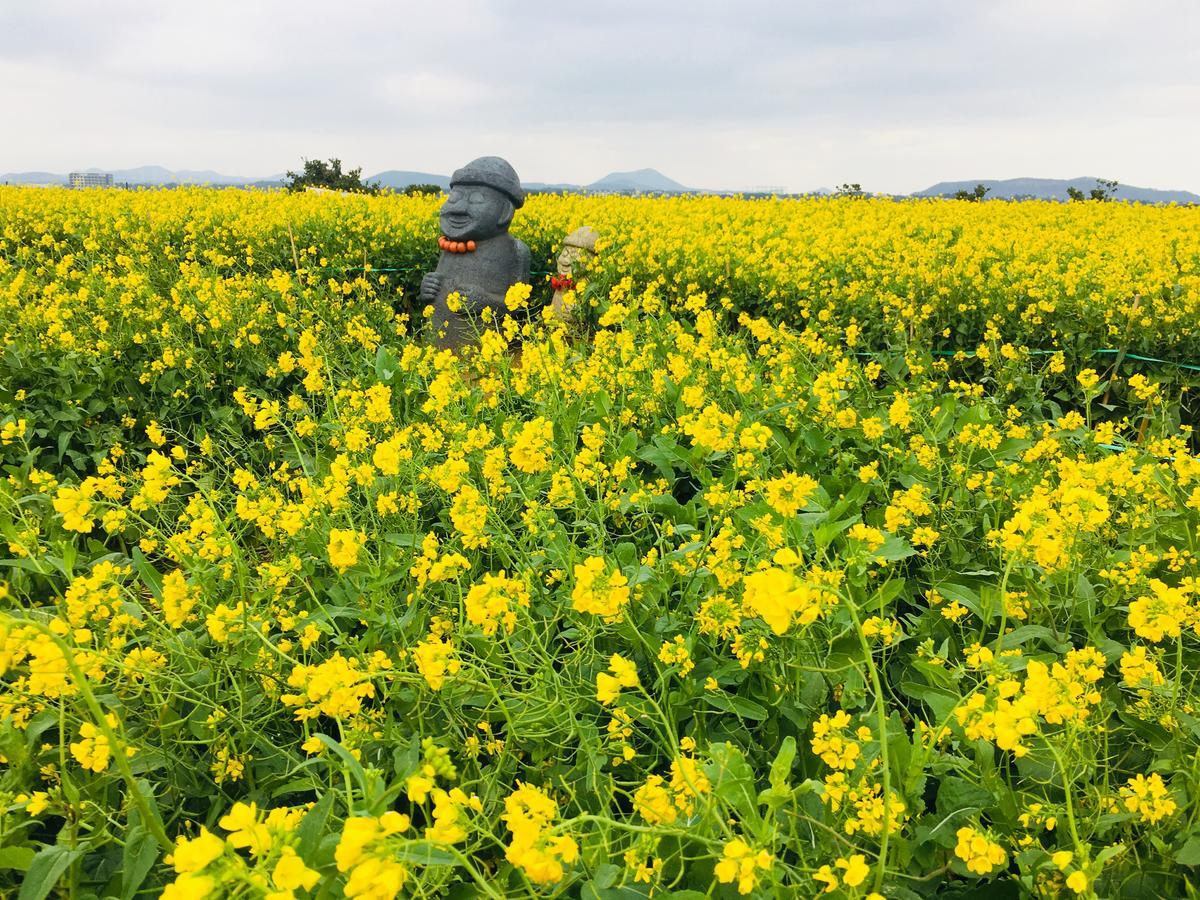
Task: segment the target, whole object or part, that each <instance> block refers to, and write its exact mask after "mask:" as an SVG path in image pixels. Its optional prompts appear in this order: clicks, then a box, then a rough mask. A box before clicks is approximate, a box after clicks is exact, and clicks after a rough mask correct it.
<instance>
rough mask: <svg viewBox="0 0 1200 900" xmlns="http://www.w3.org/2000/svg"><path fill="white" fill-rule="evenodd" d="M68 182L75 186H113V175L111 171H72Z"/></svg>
mask: <svg viewBox="0 0 1200 900" xmlns="http://www.w3.org/2000/svg"><path fill="white" fill-rule="evenodd" d="M67 183H68V184H70V185H71V187H73V188H89V187H112V186H113V177H112V173H111V172H72V173H71V174H70V175H68V176H67Z"/></svg>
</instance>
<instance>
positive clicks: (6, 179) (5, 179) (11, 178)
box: [0, 172, 67, 184]
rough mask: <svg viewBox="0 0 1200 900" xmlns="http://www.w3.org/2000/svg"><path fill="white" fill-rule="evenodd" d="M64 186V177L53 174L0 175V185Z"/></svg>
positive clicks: (21, 173) (15, 173)
mask: <svg viewBox="0 0 1200 900" xmlns="http://www.w3.org/2000/svg"><path fill="white" fill-rule="evenodd" d="M4 183H7V184H66V183H67V176H66V175H56V174H55V173H53V172H9V173H8V174H6V175H0V184H4Z"/></svg>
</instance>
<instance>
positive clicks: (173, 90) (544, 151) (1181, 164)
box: [0, 0, 1200, 191]
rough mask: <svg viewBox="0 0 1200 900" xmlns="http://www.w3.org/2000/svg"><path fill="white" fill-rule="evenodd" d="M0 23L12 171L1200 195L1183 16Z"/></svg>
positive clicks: (471, 12)
mask: <svg viewBox="0 0 1200 900" xmlns="http://www.w3.org/2000/svg"><path fill="white" fill-rule="evenodd" d="M9 6H10V7H11V8H9V9H6V10H5V11H3V12H0V79H2V80H3V81H2V83H5V84H8V85H17V86H19V87H18V88H17V89H14V90H10V91H9V92H8V95H7V97H6V104H5V112H4V116H5V124H6V126H7V127H6V128H5V129H4V136H3V138H2V139H0V171H19V170H24V169H49V170H54V171H62V170H65V169H68V168H72V167H80V166H86V165H99V166H108V167H112V168H124V167H129V166H134V165H143V164H147V163H158V164H161V165H166V166H169V167H172V168H215V169H218V170H220V171H224V172H228V173H230V174H244V175H255V174H258V175H266V174H270V173H275V172H279V171H281V170H283V169H286V168H289V167H293V168H294V167H295V166H297V165H298V164H299V161H300V158H301V157H303V156H330V155H336V156H339V157H341V158H342V159H343V160H344V161H345V162H346V163H348V164H350V165H362V166H363V167H364V169H365V171H367V172H368V173H370V172H374V171H378V170H380V169H387V168H403V169H415V170H425V171H435V172H449V171H450V170H452V169H453V168H455V167H456V166H457V165H460V164H461V163H462V162H463V161H464V160H466V159H468V158H470V157H471V156H474V155H478V154H481V153H500V154H504V155H507V156H508V157H509V158H510V159H511V160H512V162H513V163H514V165H516V166H517V168H518V171H520V172H521V174H522V176H523V177H525V178H526V179H528V180H539V181H589V180H592V179H594V178H597V177H599V176H600V175H603V174H604V173H605V172H607V171H610V170H613V169H629V168H640V167H643V166H653V167H656V168H659V169H661V170H662V171H664V172H665V173H666V174H668V175H670V176H671V177H673V178H676V179H677V180H679V181H682V182H684V183H687V184H692V185H696V186H701V187H717V188H724V187H740V186H744V185H755V184H773V185H783V186H786V187H788V188H791V189H806V188H812V187H818V186H829V185H833V184H837V183H840V182H842V181H859V182H862V183H863V184H864V185H865V186H867V187H869V188H873V189H877V190H893V191H908V190H913V189H917V188H921V187H924V186H927V185H928V184H929V183H931V182H933V181H938V180H942V179H949V178H958V177H962V178H983V177H1014V176H1019V175H1046V176H1071V175H1083V174H1091V175H1101V176H1105V175H1107V176H1111V177H1116V178H1119V179H1121V180H1122V181H1125V182H1128V183H1131V184H1145V185H1148V186H1161V187H1185V188H1191V189H1193V190H1197V189H1200V171H1198V170H1197V169H1196V167H1195V160H1196V159H1197V158H1200V70H1197V69H1196V67H1195V64H1194V60H1195V51H1194V43H1195V39H1194V35H1195V34H1196V33H1198V31H1197V29H1198V26H1200V7H1197V6H1195V5H1192V4H1188V3H1183V2H1172V0H1146V2H1141V3H1134V2H1118V0H1088V2H1082V0H1078V2H1077V0H1057V2H1055V3H1045V2H1044V0H1000V2H993V3H987V4H963V3H952V2H948V0H913V2H906V3H903V4H896V3H891V2H842V3H838V4H829V3H824V2H808V3H782V2H779V3H756V4H753V5H750V4H737V5H733V4H728V3H725V2H713V0H692V2H689V3H657V4H644V3H635V2H626V0H621V2H608V3H603V4H590V5H587V4H563V3H561V2H559V3H554V4H551V3H542V2H539V3H530V2H517V0H508V2H505V0H493V2H486V0H456V2H454V3H452V4H439V5H436V6H434V5H431V4H424V3H415V2H403V3H394V2H388V3H384V2H368V0H343V2H340V3H338V4H335V5H330V4H328V3H315V2H308V0H305V2H298V0H289V2H283V0H261V2H246V0H241V2H230V0H210V2H206V3H204V4H192V5H187V6H185V5H181V4H176V3H162V2H154V3H151V2H145V0H113V2H110V3H107V4H106V5H105V7H104V8H103V9H100V8H97V7H95V6H94V5H92V4H89V3H84V2H82V0H80V2H67V0H40V2H38V3H37V4H21V5H20V6H16V5H14V4H10V5H9Z"/></svg>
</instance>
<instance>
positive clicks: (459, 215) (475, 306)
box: [421, 156, 529, 349]
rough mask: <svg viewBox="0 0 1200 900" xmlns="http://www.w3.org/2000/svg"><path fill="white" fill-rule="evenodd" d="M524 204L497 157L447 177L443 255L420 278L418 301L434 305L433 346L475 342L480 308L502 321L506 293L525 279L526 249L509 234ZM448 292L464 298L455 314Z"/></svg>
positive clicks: (441, 242)
mask: <svg viewBox="0 0 1200 900" xmlns="http://www.w3.org/2000/svg"><path fill="white" fill-rule="evenodd" d="M524 204H525V192H524V191H523V190H522V189H521V181H520V179H519V178H518V177H517V173H516V172H515V171H514V170H513V167H512V166H510V165H509V164H508V163H507V162H505V161H504V160H503V159H501V158H500V157H498V156H483V157H480V158H479V159H476V160H474V161H472V162H469V163H467V164H466V165H465V166H463V167H462V168H461V169H459V170H458V171H457V172H455V173H454V175H452V176H451V178H450V195H449V196H448V197H447V198H446V202H445V203H444V204H443V205H442V209H441V213H440V215H439V219H438V221H439V222H440V224H441V228H442V237H441V238H440V239H439V242H438V243H439V246H441V248H442V253H441V257H440V258H439V259H438V264H437V269H435V270H434V271H433V272H430V273H429V274H428V275H426V276H425V278H424V279H423V280H422V282H421V300H422V302H423V303H426V304H433V308H434V312H433V328H434V340H435V341H436V343H437V346H439V347H443V348H450V349H458V348H460V347H463V346H465V345H467V344H469V343H471V342H473V341H474V340H475V337H476V334H477V332H478V330H479V329H481V328H483V327H485V323H484V321H483V318H481V317H483V314H484V311H485V310H491V313H492V317H493V318H492V320H493V321H494V322H499V321H501V320H502V319H503V318H504V315H505V313H506V312H507V310H506V308H505V306H504V295H505V293H506V292H507V291H508V289H509V288H510V287H511V286H512V285H514V284H516V283H517V282H528V281H529V248H528V247H527V246H525V244H524V243H522V242H521V241H518V240H516V239H515V238H513V237H511V236H510V235H509V233H508V227H509V225H510V224H511V223H512V218H513V214H514V213H515V212H516V210H518V209H520V208H521V207H522V206H523V205H524ZM451 293H457V294H459V295H460V296H461V297H462V306H461V308H460V310H459V311H458V312H455V311H453V310H451V309H450V306H449V305H448V304H447V302H446V298H447V297H448V296H449V295H450V294H451Z"/></svg>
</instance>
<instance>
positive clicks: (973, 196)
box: [954, 184, 991, 203]
mask: <svg viewBox="0 0 1200 900" xmlns="http://www.w3.org/2000/svg"><path fill="white" fill-rule="evenodd" d="M990 190H991V188H989V187H985V186H984V185H982V184H977V185H975V187H974V188H973V189H972V190H969V191H966V190H962V191H956V192H955V193H954V199H955V200H967V201H969V202H971V203H979V202H980V201H982V200H983V198H984V197H985V196H987V193H988V192H989V191H990Z"/></svg>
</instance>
